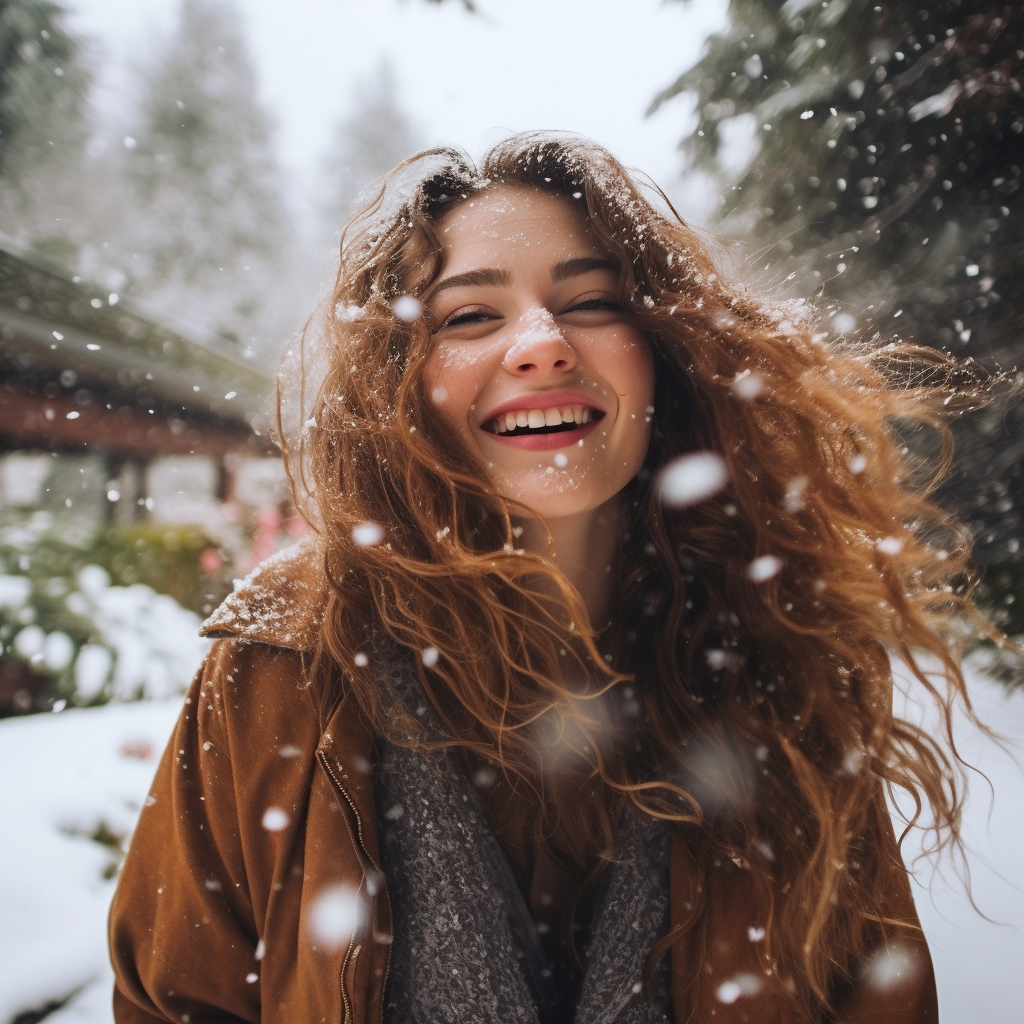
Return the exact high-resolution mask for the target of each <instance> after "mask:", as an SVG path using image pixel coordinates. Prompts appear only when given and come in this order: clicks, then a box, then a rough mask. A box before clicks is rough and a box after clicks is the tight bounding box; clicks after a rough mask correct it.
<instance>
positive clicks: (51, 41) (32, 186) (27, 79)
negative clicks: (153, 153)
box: [0, 0, 91, 272]
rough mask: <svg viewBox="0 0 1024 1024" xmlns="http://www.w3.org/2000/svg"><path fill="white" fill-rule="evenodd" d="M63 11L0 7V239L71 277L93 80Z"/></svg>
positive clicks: (40, 3) (11, 0)
mask: <svg viewBox="0 0 1024 1024" xmlns="http://www.w3.org/2000/svg"><path fill="white" fill-rule="evenodd" d="M65 13H66V12H65V11H64V9H63V8H62V7H61V6H60V5H58V4H56V3H50V2H47V0H0V237H2V238H3V240H4V242H5V244H7V245H9V246H14V247H15V248H18V249H20V250H22V251H25V250H27V251H29V252H34V253H36V254H38V255H41V256H44V257H46V258H47V259H48V260H49V261H50V262H53V263H56V264H58V265H60V266H62V267H63V268H64V269H67V270H69V271H72V272H73V270H74V268H75V266H76V262H77V258H78V250H79V247H80V245H81V244H82V242H83V238H84V234H85V229H84V228H83V224H82V216H81V212H82V210H83V206H84V203H83V199H84V195H85V191H86V190H85V189H84V187H83V170H84V168H83V165H84V164H85V163H86V154H85V146H86V142H87V141H88V122H89V118H88V112H87V106H86V95H87V93H88V90H89V87H90V85H91V75H90V73H89V70H88V68H87V66H86V62H85V60H84V56H83V53H82V50H81V47H80V45H79V43H78V42H77V41H76V40H75V39H73V38H72V37H71V36H70V35H69V34H68V32H67V31H66V30H65V28H64V25H63V21H64V17H65Z"/></svg>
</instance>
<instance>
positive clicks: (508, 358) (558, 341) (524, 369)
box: [504, 307, 576, 373]
mask: <svg viewBox="0 0 1024 1024" xmlns="http://www.w3.org/2000/svg"><path fill="white" fill-rule="evenodd" d="M504 363H505V367H506V369H508V370H509V372H511V373H529V372H531V371H537V370H541V371H548V370H562V371H565V370H571V369H572V368H573V367H574V366H575V365H576V355H575V353H574V352H573V350H572V348H571V347H570V345H569V343H568V342H567V341H566V340H565V335H564V334H563V333H562V330H561V328H560V327H559V326H558V324H557V323H555V318H554V317H553V316H552V315H551V313H550V311H549V310H547V309H544V308H543V307H538V308H536V309H530V310H527V311H526V312H525V313H524V314H523V315H522V316H521V317H520V318H519V330H517V331H516V333H515V336H514V338H513V343H512V347H511V348H510V349H509V350H508V352H507V353H506V354H505V359H504Z"/></svg>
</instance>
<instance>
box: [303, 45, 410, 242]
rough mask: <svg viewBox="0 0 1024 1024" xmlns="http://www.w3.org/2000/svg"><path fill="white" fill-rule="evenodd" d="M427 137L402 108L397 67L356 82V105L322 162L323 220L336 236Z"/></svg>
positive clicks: (387, 66)
mask: <svg viewBox="0 0 1024 1024" xmlns="http://www.w3.org/2000/svg"><path fill="white" fill-rule="evenodd" d="M422 138H423V133H422V131H421V130H420V128H419V127H418V126H417V125H415V124H413V122H412V119H411V118H410V117H409V115H408V114H407V113H406V112H405V110H404V109H403V108H402V105H401V102H400V99H399V95H398V82H397V80H396V78H395V72H394V68H393V67H392V66H391V65H390V64H389V63H387V62H386V61H383V62H381V64H380V65H379V66H378V67H377V70H376V71H375V72H374V73H373V74H372V75H370V76H368V77H366V78H363V79H361V80H359V81H358V82H356V85H355V90H354V104H353V107H352V111H351V113H349V114H348V116H347V117H345V118H344V119H343V120H342V121H341V122H340V124H339V125H338V126H337V128H336V129H335V132H334V139H333V142H332V145H331V148H330V150H329V152H328V153H327V156H326V159H325V161H324V168H323V180H324V199H323V202H322V205H321V210H322V218H323V223H324V226H325V227H326V229H327V231H329V232H333V234H334V236H335V238H336V237H337V234H338V232H339V231H340V229H341V228H342V226H343V225H344V224H345V222H346V221H347V220H348V218H349V216H350V215H351V214H352V212H353V211H352V207H353V203H354V201H355V199H356V197H357V196H358V195H359V194H360V193H361V192H362V191H363V190H364V189H366V187H367V186H368V185H369V184H370V183H371V182H373V181H375V180H376V179H377V178H379V177H380V176H381V175H382V174H384V173H386V172H387V171H390V170H391V168H393V167H395V166H396V165H397V164H399V163H401V161H402V160H404V159H405V158H406V157H408V156H412V154H413V153H415V152H416V151H417V150H418V149H421V148H422V147H423V142H422Z"/></svg>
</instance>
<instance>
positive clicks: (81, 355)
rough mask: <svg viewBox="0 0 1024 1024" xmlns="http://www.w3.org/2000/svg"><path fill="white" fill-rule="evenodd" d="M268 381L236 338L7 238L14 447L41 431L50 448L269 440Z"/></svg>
mask: <svg viewBox="0 0 1024 1024" xmlns="http://www.w3.org/2000/svg"><path fill="white" fill-rule="evenodd" d="M272 392H273V381H272V379H271V376H270V374H269V373H268V372H267V371H266V370H265V369H264V368H262V367H259V366H257V365H255V364H254V363H253V362H251V361H247V360H246V359H245V358H244V357H243V356H242V355H241V353H238V352H236V351H233V350H232V349H231V347H230V345H229V344H227V343H224V344H223V345H220V346H214V345H211V344H200V343H198V342H196V341H193V340H191V339H189V338H185V337H183V336H182V335H181V334H179V333H177V332H175V331H172V330H168V329H167V328H165V327H162V326H160V325H159V324H156V323H153V322H152V321H150V320H148V319H146V318H145V317H143V316H140V315H139V314H138V313H136V312H134V311H133V310H132V309H131V308H130V307H126V305H125V304H124V303H123V302H121V301H119V299H118V297H117V296H116V295H111V294H109V293H107V292H103V291H100V290H99V289H97V288H94V287H89V286H88V285H85V284H81V283H78V282H76V281H72V280H69V279H68V278H66V277H64V276H62V275H61V274H59V273H56V272H54V271H53V270H50V269H47V268H45V267H42V266H40V265H38V264H36V263H33V262H30V261H29V260H26V259H24V258H23V257H21V256H18V255H15V254H14V253H11V252H9V251H6V250H4V249H0V393H2V394H3V400H2V401H0V405H3V406H5V407H6V408H7V412H6V413H0V434H3V435H7V443H6V445H5V446H6V447H12V446H14V447H19V446H22V444H23V442H28V443H29V444H33V445H34V444H38V440H39V438H40V437H45V438H46V440H47V441H48V442H49V446H51V447H52V446H53V444H54V443H56V444H58V445H71V446H78V445H83V444H88V443H90V442H92V443H98V444H103V445H104V446H105V447H112V448H118V447H121V448H123V449H125V450H135V451H138V452H139V453H140V454H141V453H147V454H153V453H155V452H156V451H196V450H203V451H209V452H210V453H213V452H214V451H217V452H223V451H225V450H227V449H230V448H237V447H238V446H240V445H247V446H248V447H251V448H254V449H255V450H264V451H266V450H268V449H269V448H270V447H271V443H270V441H269V440H268V438H267V434H268V430H269V426H270V423H271V417H270V412H271V398H270V396H271V395H272ZM12 441H13V442H14V443H13V444H12Z"/></svg>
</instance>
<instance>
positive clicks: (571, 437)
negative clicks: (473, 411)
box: [481, 406, 601, 452]
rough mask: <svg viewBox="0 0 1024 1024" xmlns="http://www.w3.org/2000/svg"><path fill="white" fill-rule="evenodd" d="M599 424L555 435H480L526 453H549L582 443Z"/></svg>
mask: <svg viewBox="0 0 1024 1024" xmlns="http://www.w3.org/2000/svg"><path fill="white" fill-rule="evenodd" d="M518 408H522V406H518ZM495 415H498V414H497V413H495ZM600 422H601V420H591V421H590V422H589V423H585V424H583V426H581V427H578V428H577V429H576V430H560V431H559V432H558V433H557V434H521V435H520V436H518V437H509V436H508V434H492V433H491V432H490V431H488V430H483V431H481V433H482V434H483V435H484V436H485V437H486V438H487V439H488V440H490V441H494V442H495V443H497V444H503V445H506V446H507V447H509V448H518V449H519V450H520V451H526V452H550V451H554V449H556V448H571V447H572V446H573V445H575V444H576V443H577V441H582V440H583V438H585V437H586V436H587V435H588V434H589V433H590V432H591V431H592V430H594V428H595V427H596V426H597V425H598V424H599V423H600Z"/></svg>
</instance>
